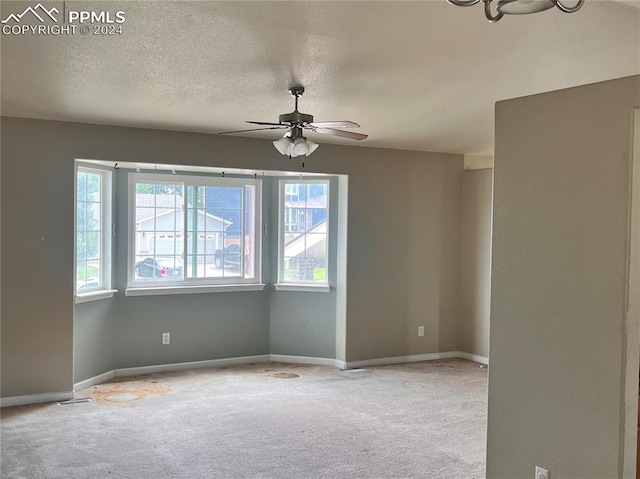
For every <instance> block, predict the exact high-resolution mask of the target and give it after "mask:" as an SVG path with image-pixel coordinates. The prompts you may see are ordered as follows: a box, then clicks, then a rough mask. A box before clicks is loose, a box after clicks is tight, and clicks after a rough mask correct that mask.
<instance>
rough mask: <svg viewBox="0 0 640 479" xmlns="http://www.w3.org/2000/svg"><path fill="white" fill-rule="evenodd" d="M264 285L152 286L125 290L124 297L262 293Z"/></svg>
mask: <svg viewBox="0 0 640 479" xmlns="http://www.w3.org/2000/svg"><path fill="white" fill-rule="evenodd" d="M263 289H264V284H220V285H207V286H160V287H158V286H153V287H134V288H127V289H126V290H125V292H124V294H125V296H164V295H167V294H199V293H232V292H233V293H235V292H241V291H262V290H263Z"/></svg>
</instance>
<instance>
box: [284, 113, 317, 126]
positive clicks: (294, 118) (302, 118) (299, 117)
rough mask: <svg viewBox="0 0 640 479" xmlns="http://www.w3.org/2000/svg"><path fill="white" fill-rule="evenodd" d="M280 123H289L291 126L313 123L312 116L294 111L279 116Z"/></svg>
mask: <svg viewBox="0 0 640 479" xmlns="http://www.w3.org/2000/svg"><path fill="white" fill-rule="evenodd" d="M280 123H285V124H286V123H290V124H291V125H296V124H297V125H302V124H304V123H313V115H307V114H306V113H300V112H299V111H294V112H291V113H284V114H282V115H280Z"/></svg>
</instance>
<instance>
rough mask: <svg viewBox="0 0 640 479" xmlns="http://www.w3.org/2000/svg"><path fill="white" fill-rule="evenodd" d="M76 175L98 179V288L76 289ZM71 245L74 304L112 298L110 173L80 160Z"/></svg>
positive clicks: (76, 194) (111, 182)
mask: <svg viewBox="0 0 640 479" xmlns="http://www.w3.org/2000/svg"><path fill="white" fill-rule="evenodd" d="M80 173H88V174H95V175H99V176H100V229H99V230H98V231H99V232H100V255H99V256H100V286H99V287H97V288H89V289H86V290H80V291H79V290H78V178H79V174H80ZM74 184H75V188H74V193H73V199H74V208H73V211H74V214H73V220H74V221H73V223H74V226H73V228H74V233H75V234H74V237H75V240H74V244H73V258H74V268H73V291H74V297H75V303H85V302H88V301H94V300H98V299H106V298H110V297H113V295H114V294H115V293H116V292H117V290H115V289H112V266H111V265H112V262H113V249H112V236H113V226H114V225H113V174H112V172H111V171H110V170H107V169H102V168H98V167H95V166H94V165H88V164H85V163H82V162H80V161H76V163H75V178H74Z"/></svg>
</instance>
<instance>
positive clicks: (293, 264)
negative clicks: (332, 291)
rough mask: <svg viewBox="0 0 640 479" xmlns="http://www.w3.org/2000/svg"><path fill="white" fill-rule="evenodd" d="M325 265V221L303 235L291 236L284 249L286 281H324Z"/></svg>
mask: <svg viewBox="0 0 640 479" xmlns="http://www.w3.org/2000/svg"><path fill="white" fill-rule="evenodd" d="M326 263H327V222H326V220H324V221H322V222H321V223H319V224H318V225H316V226H314V227H313V228H312V229H310V230H308V231H307V234H305V235H302V234H301V235H296V236H293V235H292V236H291V239H290V240H289V241H288V242H287V244H286V245H285V247H284V268H285V276H286V277H287V280H296V281H320V280H324V279H326V268H327V264H326Z"/></svg>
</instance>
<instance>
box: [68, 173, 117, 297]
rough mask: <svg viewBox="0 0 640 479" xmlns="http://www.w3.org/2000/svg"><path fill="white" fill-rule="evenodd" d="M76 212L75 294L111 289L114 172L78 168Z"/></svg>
mask: <svg viewBox="0 0 640 479" xmlns="http://www.w3.org/2000/svg"><path fill="white" fill-rule="evenodd" d="M75 214H76V251H75V257H76V268H75V288H76V295H80V296H82V295H85V296H87V295H89V293H99V292H104V291H110V288H111V235H110V225H111V172H109V171H104V170H99V169H93V168H86V167H84V166H78V167H77V169H76V212H75ZM112 295H113V292H111V294H109V296H112ZM104 297H108V296H104ZM98 299H99V298H98Z"/></svg>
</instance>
